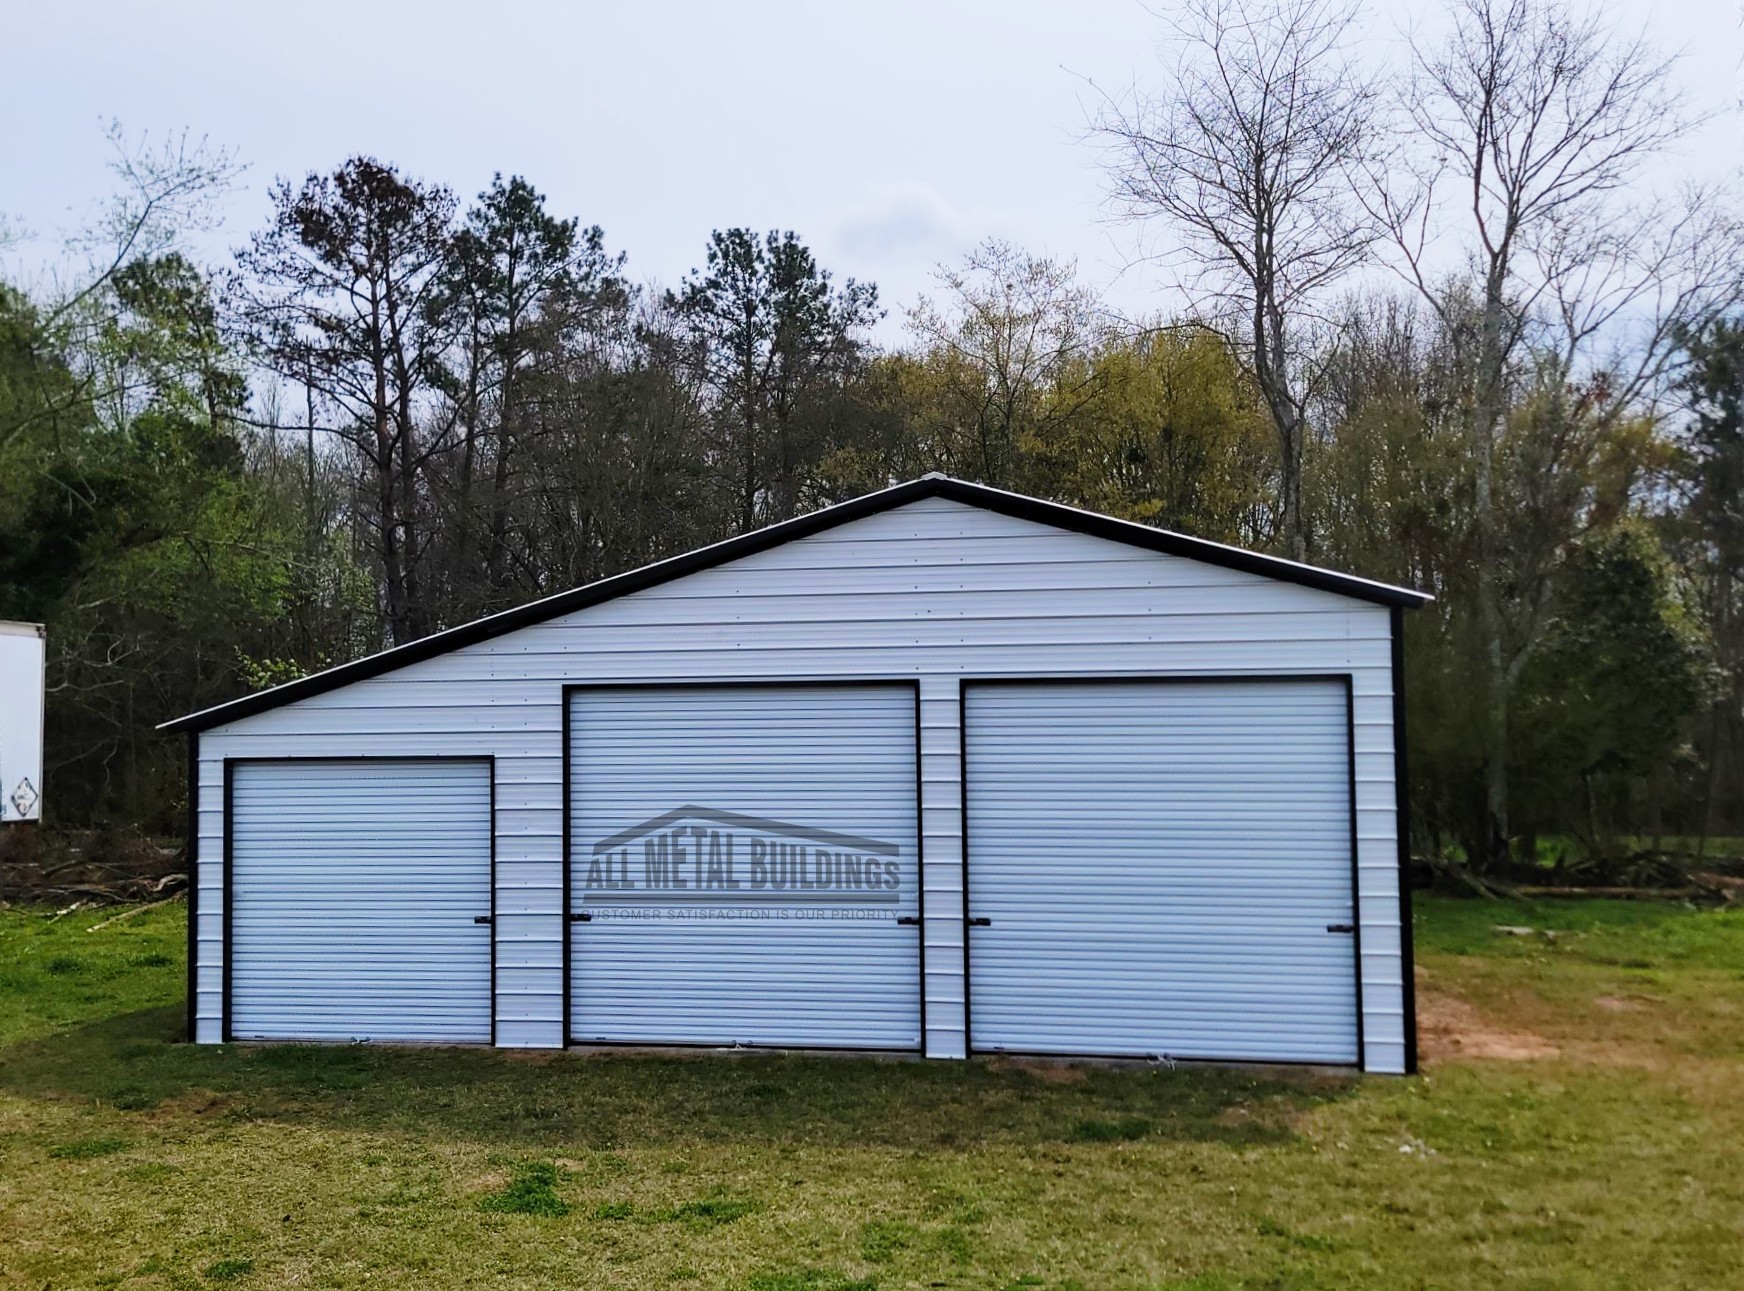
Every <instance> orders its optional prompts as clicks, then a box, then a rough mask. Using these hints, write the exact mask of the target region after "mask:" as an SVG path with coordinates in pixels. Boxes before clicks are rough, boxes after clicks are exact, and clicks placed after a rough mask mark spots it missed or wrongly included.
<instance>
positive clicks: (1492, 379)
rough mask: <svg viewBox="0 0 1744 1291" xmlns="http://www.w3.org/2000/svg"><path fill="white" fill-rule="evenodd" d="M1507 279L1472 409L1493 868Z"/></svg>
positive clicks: (1492, 309)
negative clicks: (1498, 464)
mask: <svg viewBox="0 0 1744 1291" xmlns="http://www.w3.org/2000/svg"><path fill="white" fill-rule="evenodd" d="M1506 281H1507V274H1506V268H1505V267H1504V266H1494V265H1493V266H1492V267H1491V270H1490V272H1489V274H1488V275H1487V277H1486V281H1485V286H1484V314H1483V321H1482V325H1481V327H1482V331H1481V335H1480V337H1479V341H1478V364H1477V373H1476V390H1475V391H1474V398H1473V400H1472V408H1471V425H1470V432H1471V436H1470V437H1471V448H1472V460H1473V485H1474V491H1475V493H1476V497H1475V498H1474V503H1475V510H1476V520H1477V564H1478V569H1477V590H1478V630H1479V631H1480V632H1481V633H1482V635H1483V663H1484V697H1483V698H1484V717H1485V721H1484V850H1485V855H1484V857H1483V861H1484V863H1485V864H1487V865H1490V866H1500V865H1502V864H1505V863H1506V862H1507V860H1508V856H1509V822H1508V716H1509V714H1508V710H1509V694H1508V691H1509V681H1508V667H1507V660H1506V656H1505V652H1504V650H1503V643H1502V602H1501V589H1500V585H1499V582H1498V580H1497V578H1496V560H1497V558H1498V556H1499V554H1500V552H1499V544H1498V543H1497V541H1496V508H1495V479H1494V477H1495V450H1496V441H1497V437H1498V434H1499V430H1500V423H1501V420H1502V407H1503V389H1502V387H1503V380H1504V377H1505V375H1506V373H1505V369H1506V365H1507V346H1506V345H1505V343H1504V341H1503V337H1502V330H1503V327H1504V325H1505V324H1504V315H1505V310H1506V302H1505V300H1504V298H1503V291H1504V287H1505V284H1506Z"/></svg>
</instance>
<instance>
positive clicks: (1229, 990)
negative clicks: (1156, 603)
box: [965, 681, 1358, 1063]
mask: <svg viewBox="0 0 1744 1291" xmlns="http://www.w3.org/2000/svg"><path fill="white" fill-rule="evenodd" d="M965 712H966V715H967V732H968V739H967V750H968V766H967V775H968V809H969V913H970V915H971V917H972V918H977V919H979V918H986V919H989V920H990V921H991V923H990V926H987V927H972V928H971V929H970V933H969V936H970V945H969V977H970V983H969V989H970V994H969V1000H970V1009H971V1042H972V1044H973V1046H974V1048H975V1049H977V1050H993V1049H1008V1050H1013V1051H1020V1052H1022V1051H1028V1052H1038V1053H1083V1054H1110V1055H1123V1054H1124V1055H1156V1056H1162V1055H1167V1056H1172V1057H1180V1058H1224V1059H1240V1060H1247V1061H1273V1062H1321V1063H1354V1062H1356V1061H1357V1057H1358V1053H1357V1043H1358V1037H1357V1006H1356V953H1355V947H1354V944H1353V941H1354V939H1353V937H1352V936H1351V935H1349V934H1348V933H1332V932H1328V931H1327V925H1328V924H1342V925H1349V924H1351V923H1352V921H1353V917H1354V915H1353V910H1352V902H1353V897H1352V890H1351V877H1352V876H1351V843H1350V784H1349V753H1348V750H1349V741H1348V738H1347V734H1346V721H1347V718H1346V703H1345V687H1344V685H1343V683H1342V682H1338V681H1278V682H1271V681H1252V682H1192V683H1179V682H1098V683H1093V684H1088V685H1071V684H1067V685H1052V684H1048V685H991V686H987V685H979V686H978V685H971V686H970V687H969V688H968V690H967V693H966V696H965Z"/></svg>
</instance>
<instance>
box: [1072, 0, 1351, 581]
mask: <svg viewBox="0 0 1744 1291" xmlns="http://www.w3.org/2000/svg"><path fill="white" fill-rule="evenodd" d="M1356 14H1357V10H1356V8H1355V7H1354V6H1353V5H1352V4H1350V3H1348V0H1186V3H1185V4H1184V5H1183V7H1182V12H1181V16H1180V17H1178V18H1176V19H1174V20H1173V27H1174V38H1173V40H1172V41H1171V42H1170V43H1171V44H1172V45H1173V47H1174V49H1175V61H1174V63H1173V65H1172V67H1171V68H1170V69H1169V70H1170V74H1169V78H1168V79H1169V81H1170V88H1169V90H1168V91H1166V92H1165V93H1164V94H1162V95H1160V96H1159V97H1156V98H1146V97H1143V96H1140V95H1137V94H1135V95H1133V96H1132V97H1130V98H1129V99H1127V100H1124V101H1122V100H1117V99H1113V98H1108V99H1105V100H1104V104H1103V109H1102V112H1101V115H1100V118H1099V120H1098V122H1097V125H1096V133H1097V135H1098V136H1100V137H1101V138H1102V139H1103V140H1104V141H1105V142H1106V143H1108V144H1109V145H1110V152H1111V163H1112V164H1111V171H1112V175H1113V186H1114V194H1113V195H1114V200H1115V202H1116V204H1117V206H1118V208H1119V209H1120V210H1121V211H1122V212H1123V213H1124V215H1126V216H1127V217H1128V218H1133V219H1139V220H1150V219H1153V218H1160V219H1162V220H1165V221H1166V222H1167V223H1168V225H1169V226H1170V228H1171V230H1172V231H1173V232H1174V233H1175V234H1176V235H1177V236H1178V237H1179V238H1180V247H1179V253H1178V261H1179V263H1180V264H1181V266H1182V267H1183V268H1184V269H1185V270H1186V271H1187V274H1186V282H1185V284H1184V285H1186V286H1187V287H1188V288H1189V289H1190V290H1192V291H1195V292H1197V293H1200V294H1201V297H1202V298H1203V295H1204V293H1209V300H1210V303H1213V304H1214V305H1215V312H1216V313H1219V314H1227V315H1233V316H1234V318H1235V320H1237V328H1236V330H1237V334H1238V335H1239V337H1240V341H1239V343H1238V345H1237V346H1236V348H1237V352H1238V353H1239V354H1240V355H1241V356H1242V358H1243V360H1244V362H1245V364H1246V366H1247V367H1248V368H1249V370H1250V372H1251V374H1252V376H1253V378H1254V380H1255V381H1256V382H1257V383H1258V385H1259V388H1260V391H1261V393H1262V395H1263V396H1264V398H1265V402H1266V406H1267V409H1268V411H1269V412H1270V414H1271V419H1272V425H1273V427H1274V429H1275V430H1276V432H1277V439H1278V463H1279V485H1278V491H1279V498H1278V501H1279V510H1280V512H1281V515H1282V529H1283V536H1284V542H1285V545H1286V547H1287V548H1288V550H1289V553H1290V555H1291V556H1292V557H1294V558H1295V559H1297V560H1300V559H1302V558H1303V557H1304V555H1305V553H1306V551H1307V546H1308V535H1307V528H1306V521H1305V519H1304V516H1303V510H1302V447H1303V438H1304V427H1305V417H1304V409H1305V407H1306V405H1307V402H1308V399H1309V396H1310V394H1311V390H1312V386H1313V383H1314V373H1313V371H1312V365H1311V362H1310V359H1309V355H1308V352H1307V351H1308V347H1307V345H1306V344H1305V342H1306V340H1307V337H1308V334H1309V333H1310V332H1311V331H1312V330H1313V322H1314V320H1315V318H1316V316H1317V311H1318V308H1319V305H1320V302H1322V301H1323V300H1325V299H1326V295H1327V290H1328V288H1329V287H1331V286H1332V284H1334V283H1335V282H1336V281H1337V280H1338V279H1339V278H1341V277H1342V276H1343V275H1344V274H1345V273H1346V272H1347V271H1349V270H1350V269H1352V268H1353V267H1355V266H1356V265H1358V264H1360V263H1361V262H1362V261H1363V260H1365V259H1366V258H1367V257H1368V255H1369V252H1370V248H1371V247H1372V245H1373V243H1374V242H1375V240H1376V236H1377V230H1376V227H1375V224H1374V221H1373V220H1372V219H1371V218H1370V217H1369V214H1368V212H1367V211H1366V209H1365V207H1364V206H1363V204H1362V203H1360V202H1358V201H1357V200H1356V199H1355V197H1354V196H1353V186H1352V184H1351V182H1350V180H1351V177H1352V175H1353V173H1355V171H1356V170H1357V168H1358V167H1359V166H1360V164H1361V163H1362V162H1363V160H1364V159H1365V157H1366V155H1367V153H1368V150H1369V148H1370V144H1371V136H1372V121H1373V116H1374V109H1375V107H1376V105H1377V103H1378V98H1379V96H1378V91H1377V88H1376V84H1375V81H1374V79H1373V78H1372V77H1371V76H1369V75H1367V74H1366V73H1364V72H1362V71H1361V70H1360V69H1359V68H1358V67H1357V66H1356V65H1355V64H1354V63H1353V62H1352V61H1351V60H1350V59H1349V58H1348V57H1347V56H1346V54H1345V52H1344V46H1345V42H1346V40H1347V39H1348V37H1349V36H1350V35H1351V34H1352V30H1353V27H1354V25H1355V21H1356Z"/></svg>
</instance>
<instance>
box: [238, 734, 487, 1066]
mask: <svg viewBox="0 0 1744 1291" xmlns="http://www.w3.org/2000/svg"><path fill="white" fill-rule="evenodd" d="M228 772H229V790H228V795H227V796H228V799H229V829H230V842H229V849H228V852H229V900H230V928H229V941H230V955H231V958H232V963H231V968H230V974H229V983H230V1033H231V1035H232V1036H234V1037H235V1038H236V1039H239V1040H248V1039H265V1040H384V1041H423V1042H441V1043H473V1042H476V1043H488V1042H489V1040H490V1038H491V929H490V928H489V927H488V926H486V925H484V924H481V923H479V922H477V920H479V919H480V918H488V917H489V915H490V913H491V770H490V763H489V762H488V761H485V760H481V759H466V760H461V759H426V760H420V759H407V760H403V761H402V760H388V759H373V758H372V759H355V760H347V761H283V762H276V761H275V762H234V763H231V764H230V765H229V768H228Z"/></svg>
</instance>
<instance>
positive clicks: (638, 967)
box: [569, 684, 920, 1049]
mask: <svg viewBox="0 0 1744 1291" xmlns="http://www.w3.org/2000/svg"><path fill="white" fill-rule="evenodd" d="M569 702H570V758H571V761H570V813H571V814H570V839H571V854H570V865H571V891H572V904H573V905H574V906H575V907H576V908H577V909H584V910H586V911H587V912H588V913H589V914H590V915H591V916H592V917H591V919H590V920H589V921H588V922H585V923H579V924H577V925H575V927H574V928H573V930H572V940H571V956H572V958H571V963H572V979H571V988H570V992H571V1027H570V1031H571V1035H572V1037H573V1038H574V1039H575V1040H576V1041H578V1042H581V1043H589V1042H610V1043H626V1042H628V1043H649V1044H658V1043H674V1044H678V1043H682V1044H758V1045H774V1046H804V1045H811V1046H823V1047H842V1048H880V1049H882V1048H912V1047H915V1046H917V1045H918V1044H919V1042H920V986H919V946H918V944H917V942H918V937H919V930H918V928H915V927H912V926H908V925H903V924H899V923H898V922H897V921H898V919H899V918H902V917H904V916H910V917H912V916H913V915H915V914H916V913H917V912H918V906H919V895H918V889H917V887H916V879H917V874H916V861H917V857H918V846H919V843H918V838H917V834H916V801H915V757H916V753H915V731H914V690H913V687H912V686H909V685H906V684H904V685H889V684H844V685H839V686H780V685H774V686H745V687H735V686H694V687H692V686H684V687H661V686H651V687H600V688H581V689H578V690H576V691H575V692H573V694H572V695H571V697H570V701H569ZM681 808H686V809H698V810H700V811H701V812H703V813H704V815H702V816H700V817H691V816H686V817H684V821H689V820H695V821H696V822H697V824H698V827H699V828H702V829H704V830H708V829H716V830H719V831H721V832H723V833H730V834H733V836H734V838H735V839H736V840H737V842H738V845H739V847H740V848H741V849H742V848H743V847H744V846H746V845H748V844H747V842H746V840H747V839H748V838H749V837H750V834H748V833H747V832H746V829H747V827H746V826H744V825H743V824H742V822H743V821H744V820H745V819H746V818H751V819H754V820H761V821H766V822H771V823H773V824H776V825H781V826H785V827H790V828H792V829H794V830H799V831H805V830H810V831H814V832H815V833H816V834H817V838H816V839H808V838H806V837H805V836H804V835H803V834H796V835H791V836H788V837H791V839H792V840H793V841H794V842H796V843H797V844H799V845H805V846H810V847H817V846H829V847H840V848H842V849H843V850H848V851H854V850H855V849H854V848H853V847H852V846H851V841H850V842H844V843H834V844H826V843H825V842H824V841H823V840H825V839H827V838H829V837H832V836H845V837H846V838H847V839H849V840H852V839H856V838H857V839H861V840H865V841H869V842H875V843H877V844H880V845H888V846H889V847H891V848H893V849H894V853H893V856H892V857H881V859H894V861H895V864H896V867H897V871H898V876H899V886H898V887H897V888H896V889H895V890H894V892H893V893H892V894H890V895H893V896H894V898H895V899H894V900H887V901H885V902H884V903H880V904H876V905H874V904H869V903H860V902H856V901H853V900H844V898H843V894H842V893H840V892H836V891H833V890H832V891H827V892H823V893H816V892H803V891H798V890H792V891H788V892H787V893H786V896H785V898H784V899H781V900H775V899H773V898H772V897H770V895H769V894H767V893H765V894H764V895H763V896H762V897H759V898H758V899H756V900H753V901H745V900H743V899H738V898H734V897H731V896H730V895H728V894H723V893H704V894H700V895H702V897H703V898H704V899H702V900H700V901H698V900H693V899H691V898H692V897H694V896H696V895H698V894H694V893H686V894H684V895H683V897H682V898H681V899H675V898H674V894H672V893H671V892H667V893H664V894H650V893H647V892H645V891H640V890H638V891H635V892H628V893H604V894H600V893H595V894H594V896H593V897H592V898H589V897H588V896H587V895H586V886H587V884H586V878H587V874H588V867H589V864H590V862H591V861H592V860H593V859H594V852H595V849H596V846H597V845H599V844H601V843H602V842H603V841H604V840H610V839H613V838H616V837H619V836H621V835H624V834H625V832H626V831H629V834H630V836H629V838H628V839H627V841H625V842H624V843H622V844H621V848H627V849H628V862H627V863H628V867H629V871H630V874H631V877H632V879H636V878H638V877H639V876H641V875H642V865H643V861H644V856H643V850H642V849H643V847H644V844H645V843H646V841H647V837H648V836H647V835H645V834H643V833H641V832H639V827H640V826H641V825H643V824H645V823H647V822H652V821H656V820H660V819H662V818H663V817H667V816H669V815H670V814H671V813H674V812H677V811H679V809H681ZM708 813H715V816H714V817H713V818H711V817H710V816H709V815H708ZM735 821H739V822H741V823H740V824H735V823H733V822H735ZM674 823H676V824H683V821H675V822H674ZM759 836H761V834H759ZM770 836H771V837H773V836H774V835H773V834H771V835H770ZM608 850H615V849H608ZM856 854H858V853H857V852H856ZM747 859H748V858H747V857H746V855H745V854H744V852H743V850H740V851H739V852H738V853H736V860H737V864H739V865H740V866H743V865H745V864H746V862H747ZM878 894H879V895H883V893H882V891H881V890H880V891H879V893H878ZM832 910H842V911H844V912H845V913H844V917H839V918H830V917H823V916H826V915H827V914H828V913H829V912H830V911H832ZM650 912H652V914H653V917H647V916H648V915H649V914H650ZM848 915H851V916H852V917H846V916H848Z"/></svg>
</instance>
